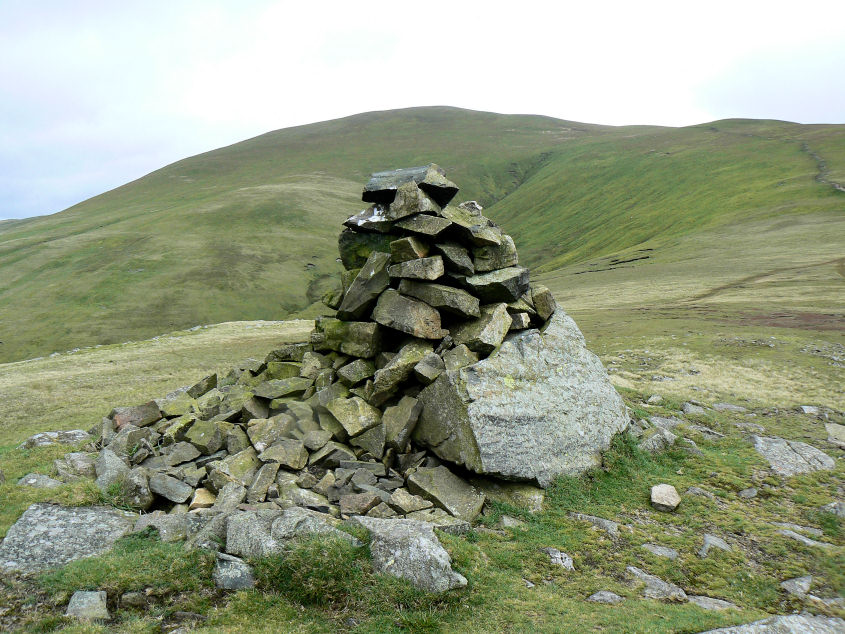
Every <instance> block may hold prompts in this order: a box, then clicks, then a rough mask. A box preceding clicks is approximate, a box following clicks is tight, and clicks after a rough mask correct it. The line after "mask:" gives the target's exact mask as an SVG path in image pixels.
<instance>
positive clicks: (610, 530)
mask: <svg viewBox="0 0 845 634" xmlns="http://www.w3.org/2000/svg"><path fill="white" fill-rule="evenodd" d="M569 517H571V518H574V519H576V520H582V521H584V522H589V523H590V524H592V525H593V526H595V527H596V528H599V529H601V530H603V531H604V532H606V533H607V534H608V535H610V536H611V537H613V538H614V539H616V538H617V537H619V524H617V523H616V522H614V521H612V520H606V519H604V518H603V517H596V516H595V515H585V514H584V513H570V514H569Z"/></svg>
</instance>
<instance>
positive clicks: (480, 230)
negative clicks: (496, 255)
mask: <svg viewBox="0 0 845 634" xmlns="http://www.w3.org/2000/svg"><path fill="white" fill-rule="evenodd" d="M440 214H441V215H442V216H443V217H444V218H446V219H447V220H451V221H452V223H453V225H454V226H453V229H454V231H455V233H459V234H460V236H461V238H462V240H464V241H469V242H471V243H472V244H474V245H476V246H484V245H498V244H500V243H501V241H502V232H501V231H500V230H499V228H498V227H497V226H496V225H495V224H493V223H492V222H491V221H490V220H489V219H488V218H485V217H484V216H482V215H481V214H480V213H476V212H474V211H470V210H468V209H461V208H460V207H446V208H444V209H442V210H441V211H440Z"/></svg>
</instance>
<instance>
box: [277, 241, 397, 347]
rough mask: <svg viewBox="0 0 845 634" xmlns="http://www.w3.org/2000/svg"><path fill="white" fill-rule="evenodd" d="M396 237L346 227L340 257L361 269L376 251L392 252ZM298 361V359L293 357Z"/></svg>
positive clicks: (350, 267) (345, 265)
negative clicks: (391, 248)
mask: <svg viewBox="0 0 845 634" xmlns="http://www.w3.org/2000/svg"><path fill="white" fill-rule="evenodd" d="M393 239H394V238H393V237H391V236H386V235H380V234H378V233H365V232H361V231H352V230H350V229H346V230H344V231H342V232H341V234H340V236H339V237H338V241H337V248H338V251H339V252H340V259H341V261H342V263H343V266H344V268H345V269H347V270H350V269H360V268H361V267H362V266H364V263H365V262H366V261H367V258H369V257H370V255H371V254H372V253H373V252H374V251H381V252H383V253H390V242H391V241H392V240H393ZM292 360H293V361H298V359H292Z"/></svg>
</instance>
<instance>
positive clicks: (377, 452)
mask: <svg viewBox="0 0 845 634" xmlns="http://www.w3.org/2000/svg"><path fill="white" fill-rule="evenodd" d="M349 444H351V445H353V446H354V447H360V448H361V449H363V450H364V451H366V452H367V453H369V454H370V455H371V456H373V457H374V458H377V459H378V460H381V459H382V457H383V456H384V448H385V429H384V425H376V426H375V427H371V428H370V429H368V430H367V431H365V432H363V433H360V434H358V435H357V436H355V438H352V439H350V440H349Z"/></svg>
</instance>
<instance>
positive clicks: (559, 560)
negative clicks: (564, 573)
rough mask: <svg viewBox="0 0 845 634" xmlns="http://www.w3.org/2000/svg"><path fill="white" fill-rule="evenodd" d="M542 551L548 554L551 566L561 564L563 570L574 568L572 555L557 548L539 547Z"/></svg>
mask: <svg viewBox="0 0 845 634" xmlns="http://www.w3.org/2000/svg"><path fill="white" fill-rule="evenodd" d="M540 550H541V551H542V552H544V553H546V554H547V555H548V556H549V561H550V562H551V564H552V565H553V566H561V567H562V568H563V569H564V570H575V566H574V565H573V562H572V557H570V556H569V555H567V554H566V553H564V552H561V551H559V550H558V549H557V548H541V549H540Z"/></svg>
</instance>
